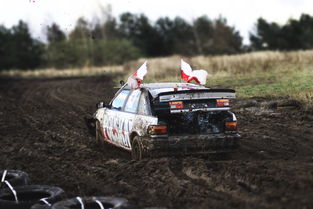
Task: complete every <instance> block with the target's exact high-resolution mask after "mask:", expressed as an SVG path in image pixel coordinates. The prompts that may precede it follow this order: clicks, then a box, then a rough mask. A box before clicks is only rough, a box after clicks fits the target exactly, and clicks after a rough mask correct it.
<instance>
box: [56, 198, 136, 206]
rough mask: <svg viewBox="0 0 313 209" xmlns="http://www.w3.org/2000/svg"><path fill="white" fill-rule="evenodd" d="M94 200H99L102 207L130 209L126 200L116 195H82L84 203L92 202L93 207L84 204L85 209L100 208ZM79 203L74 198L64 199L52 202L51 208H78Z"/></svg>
mask: <svg viewBox="0 0 313 209" xmlns="http://www.w3.org/2000/svg"><path fill="white" fill-rule="evenodd" d="M95 200H99V201H100V202H101V203H102V204H104V208H105V209H107V208H114V209H130V208H131V207H130V206H129V204H128V201H127V200H126V199H123V198H116V197H82V201H83V203H84V204H93V205H95V207H93V205H92V206H90V205H89V207H88V205H85V209H94V208H95V209H100V206H98V205H97V203H96V202H95ZM79 206H80V203H79V202H78V200H77V199H76V198H73V199H68V200H64V201H61V202H57V203H55V204H53V206H52V208H51V209H71V208H74V207H75V208H76V207H77V208H80V207H79Z"/></svg>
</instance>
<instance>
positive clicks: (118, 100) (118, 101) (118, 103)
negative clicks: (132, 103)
mask: <svg viewBox="0 0 313 209" xmlns="http://www.w3.org/2000/svg"><path fill="white" fill-rule="evenodd" d="M128 94H129V90H122V91H121V92H120V93H119V94H118V95H117V97H115V99H114V100H113V102H112V107H111V109H115V110H122V108H123V106H124V103H125V101H126V99H127V96H128Z"/></svg>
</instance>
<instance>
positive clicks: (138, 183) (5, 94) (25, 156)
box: [0, 77, 313, 208]
mask: <svg viewBox="0 0 313 209" xmlns="http://www.w3.org/2000/svg"><path fill="white" fill-rule="evenodd" d="M113 93H114V90H112V82H111V78H109V77H98V78H76V79H57V80H9V79H1V80H0V169H20V170H23V171H26V172H28V173H29V174H30V177H31V179H32V183H34V184H50V185H55V186H59V187H61V188H63V189H64V190H65V191H67V193H68V196H69V197H73V196H76V195H108V196H117V197H123V198H127V199H128V200H129V201H130V202H131V203H132V204H134V205H137V206H138V207H146V206H166V207H168V208H313V116H312V113H308V112H303V111H302V110H300V109H299V104H298V103H296V102H290V101H289V102H284V100H283V99H282V100H273V99H270V98H256V99H238V101H237V102H236V103H235V104H234V109H233V111H234V112H235V113H236V115H237V118H238V121H239V128H240V133H241V135H242V137H243V138H242V140H241V148H240V149H239V151H238V152H236V153H233V154H231V155H230V156H228V157H227V158H224V159H223V160H220V159H214V158H213V159H212V158H199V157H198V158H195V157H185V158H172V157H167V158H166V157H164V158H156V159H150V160H144V161H141V162H134V161H131V160H130V154H129V153H128V152H127V151H123V150H120V149H118V148H115V147H112V146H109V145H103V146H99V145H96V143H95V140H94V136H92V135H91V134H90V132H89V129H88V128H87V126H86V120H85V119H86V118H88V117H90V115H91V114H92V113H93V112H94V111H95V104H96V103H97V102H98V101H105V102H108V101H109V100H110V98H111V97H112V95H113ZM282 104H283V105H282ZM286 104H287V105H286Z"/></svg>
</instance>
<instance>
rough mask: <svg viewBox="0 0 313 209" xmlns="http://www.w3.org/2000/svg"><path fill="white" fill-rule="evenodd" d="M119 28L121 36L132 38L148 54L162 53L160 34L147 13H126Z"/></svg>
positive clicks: (157, 54)
mask: <svg viewBox="0 0 313 209" xmlns="http://www.w3.org/2000/svg"><path fill="white" fill-rule="evenodd" d="M118 28H119V33H120V35H121V37H122V38H124V39H129V40H131V41H132V42H133V43H134V45H135V46H136V47H138V48H139V49H140V50H141V51H142V52H143V54H145V55H146V56H159V55H160V49H159V48H158V47H159V46H160V44H162V42H161V39H160V36H159V34H158V33H157V31H156V30H155V28H154V27H153V26H152V25H151V24H150V21H149V19H148V18H147V17H146V16H145V15H143V14H141V15H134V14H131V13H124V14H122V15H121V16H120V24H119V27H118Z"/></svg>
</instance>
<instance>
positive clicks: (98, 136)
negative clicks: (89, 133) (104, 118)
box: [96, 120, 102, 144]
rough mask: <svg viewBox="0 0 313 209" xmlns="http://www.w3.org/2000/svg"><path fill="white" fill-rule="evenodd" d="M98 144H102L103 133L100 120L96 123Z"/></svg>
mask: <svg viewBox="0 0 313 209" xmlns="http://www.w3.org/2000/svg"><path fill="white" fill-rule="evenodd" d="M96 142H97V144H98V143H102V140H101V133H100V122H99V121H98V120H97V121H96Z"/></svg>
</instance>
